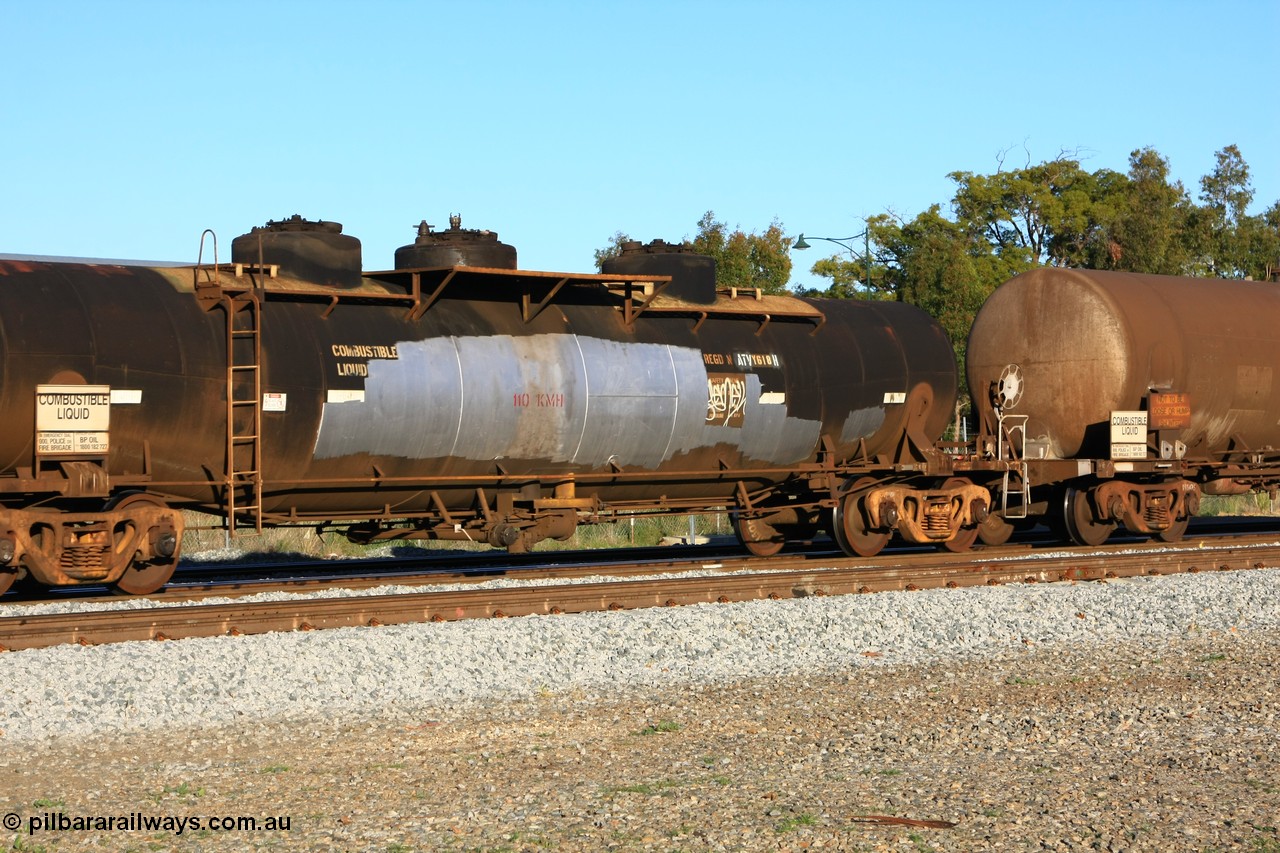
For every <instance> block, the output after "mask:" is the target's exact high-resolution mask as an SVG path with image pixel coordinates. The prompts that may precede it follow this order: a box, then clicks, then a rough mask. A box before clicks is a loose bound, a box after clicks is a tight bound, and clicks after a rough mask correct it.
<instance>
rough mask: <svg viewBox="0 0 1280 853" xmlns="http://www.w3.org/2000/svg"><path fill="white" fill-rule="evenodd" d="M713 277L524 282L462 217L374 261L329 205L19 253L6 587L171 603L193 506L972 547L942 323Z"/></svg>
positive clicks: (391, 528)
mask: <svg viewBox="0 0 1280 853" xmlns="http://www.w3.org/2000/svg"><path fill="white" fill-rule="evenodd" d="M205 252H208V253H209V254H216V253H215V252H213V251H210V250H209V248H205V249H202V255H203V254H204V253H205ZM708 260H709V259H705V258H701V257H699V256H696V255H693V254H691V253H689V252H688V251H686V250H685V248H684V247H682V246H672V245H669V244H664V243H661V242H657V243H652V244H649V245H647V246H638V245H637V246H632V247H628V249H627V251H625V252H624V254H623V255H622V257H620V258H619V259H617V261H616V262H615V263H614V264H612V265H611V266H608V267H606V269H605V272H603V273H600V274H565V273H551V272H539V271H527V270H519V269H516V268H515V251H514V249H511V248H510V247H506V246H504V244H500V243H498V242H497V237H496V235H494V234H492V233H490V232H478V231H468V230H464V229H462V228H461V223H460V221H458V220H456V219H455V220H453V221H452V222H451V225H450V228H449V229H447V230H443V231H433V230H432V229H431V227H430V226H427V225H425V223H424V225H423V226H421V227H420V230H419V237H418V240H417V241H416V242H415V243H414V244H413V245H412V246H409V247H405V248H404V249H402V250H401V251H400V252H397V261H398V263H397V268H396V269H392V270H387V271H382V272H364V271H362V260H361V252H360V247H359V241H358V240H355V239H354V238H352V237H350V236H348V235H344V234H342V233H341V226H339V225H337V224H336V223H331V222H309V221H307V220H303V219H301V218H300V217H294V218H293V219H289V220H283V221H280V222H273V223H268V224H267V226H266V227H265V228H256V229H254V230H253V231H251V232H250V233H248V234H246V235H243V236H242V237H240V238H237V239H236V241H235V242H234V243H233V252H232V262H231V263H229V264H220V263H216V262H209V261H208V260H203V261H202V262H200V263H197V264H196V265H194V266H185V267H181V266H180V267H158V266H128V265H120V264H112V263H62V262H54V261H48V260H0V359H3V368H4V370H3V379H2V382H0V410H3V411H4V412H5V413H6V418H5V426H4V428H3V429H0V588H4V587H7V586H8V585H9V584H10V583H12V582H13V581H14V580H15V579H17V578H19V577H29V578H30V579H31V580H32V581H33V582H36V583H39V584H72V583H88V582H94V583H109V584H113V585H114V586H115V587H116V588H118V589H120V590H123V591H126V592H132V593H145V592H149V591H152V590H155V589H157V588H159V587H160V586H162V585H163V584H164V583H165V582H166V581H167V580H168V578H169V576H170V574H171V573H172V570H173V565H174V562H175V561H176V559H177V556H178V554H179V553H180V550H181V540H182V533H183V522H182V515H181V512H180V510H181V509H184V508H191V509H198V510H202V511H206V512H211V513H215V514H217V515H220V516H222V517H224V518H225V519H227V524H228V526H229V527H230V528H231V529H232V530H233V531H234V530H235V529H237V528H243V527H245V526H252V527H254V528H255V529H261V527H262V526H263V525H280V524H307V525H318V524H326V525H335V526H342V527H345V528H346V529H347V533H348V535H349V536H351V537H352V538H354V539H357V540H363V541H370V540H378V539H392V538H438V539H459V540H462V539H466V540H477V541H485V542H488V543H490V544H492V545H494V546H498V547H507V548H509V549H512V550H522V549H526V548H528V547H530V546H531V545H532V544H534V543H536V542H538V541H540V540H542V539H545V538H567V537H568V536H570V535H571V534H572V533H573V530H574V528H575V526H576V525H577V524H578V523H579V522H580V521H582V520H600V519H607V518H609V517H610V516H611V514H615V513H618V512H620V511H640V512H655V513H656V512H702V511H711V510H713V509H717V508H720V507H728V508H730V510H731V511H732V512H733V515H734V519H735V526H736V529H737V532H738V534H739V536H740V538H741V539H742V541H743V542H744V544H745V545H746V546H747V547H748V548H749V549H750V550H752V551H753V552H756V553H771V552H774V551H776V550H778V549H779V548H781V547H782V544H783V542H784V541H785V540H786V539H787V538H793V537H794V538H806V537H808V536H811V535H813V533H814V531H815V530H817V529H828V530H830V531H831V532H832V533H833V534H834V535H835V537H836V539H837V540H838V541H839V542H840V543H841V545H842V546H843V547H844V548H845V549H846V550H847V551H848V552H849V553H856V554H870V553H875V552H876V551H878V550H879V548H880V547H882V546H883V544H884V543H885V541H886V540H887V539H888V537H889V535H890V533H891V532H893V531H894V530H897V531H899V532H900V533H901V534H902V535H903V536H905V537H906V538H907V539H909V540H911V541H916V542H933V543H938V544H944V545H945V544H948V543H949V544H950V545H951V547H963V546H966V545H967V544H968V542H970V541H972V538H973V534H974V533H975V531H976V528H975V525H976V524H977V523H978V522H979V521H982V520H983V519H984V518H985V517H986V509H987V505H988V500H989V493H988V491H987V489H985V488H983V487H982V486H979V485H975V484H973V483H971V482H968V481H965V480H961V479H955V478H953V477H952V476H951V474H952V473H953V462H952V458H951V457H950V456H948V455H947V454H945V453H942V452H940V451H939V450H938V449H937V448H936V447H935V445H936V442H937V440H938V438H939V436H940V435H941V434H942V432H943V430H944V428H945V426H946V424H947V423H948V421H949V419H950V417H951V414H952V411H953V407H954V401H955V397H956V393H957V375H956V369H955V362H954V357H953V354H952V350H951V347H950V344H949V342H948V341H947V338H946V336H945V334H944V333H943V332H942V330H941V329H940V327H939V326H938V325H937V324H936V323H935V322H934V321H933V320H932V319H930V318H929V317H928V316H927V315H925V314H924V313H923V312H921V311H919V310H917V309H915V308H913V307H911V306H908V305H904V304H899V303H879V302H877V303H868V302H853V301H822V300H808V299H800V298H796V297H791V296H775V295H765V294H762V293H759V292H757V291H754V290H752V291H741V290H737V291H735V290H726V289H721V288H717V287H716V283H715V277H714V268H713V266H712V267H709V266H708V264H707V261H708Z"/></svg>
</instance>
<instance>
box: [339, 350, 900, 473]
mask: <svg viewBox="0 0 1280 853" xmlns="http://www.w3.org/2000/svg"><path fill="white" fill-rule="evenodd" d="M397 351H398V353H399V358H398V359H396V360H395V361H390V360H388V361H371V362H370V363H369V375H368V377H367V379H366V380H365V392H364V399H363V400H350V399H348V400H344V401H343V402H342V403H340V404H338V403H337V402H336V401H335V402H333V403H329V402H326V403H325V406H324V411H323V415H322V417H321V422H320V430H319V433H318V435H317V436H316V445H315V457H316V458H317V459H326V458H334V457H341V456H348V455H354V454H360V453H367V454H370V455H372V456H395V457H401V458H408V459H442V458H446V457H455V458H463V459H469V460H473V461H490V460H499V459H534V460H545V461H547V462H551V463H567V464H572V465H580V466H585V467H588V468H601V467H604V466H606V465H608V464H609V463H610V461H613V462H616V463H617V464H619V465H622V466H624V467H626V466H634V467H643V468H653V467H657V466H658V465H660V464H662V463H663V462H665V461H667V460H669V459H672V458H673V457H675V456H676V455H678V454H681V453H687V452H689V451H692V450H696V449H698V448H702V447H708V446H712V445H716V444H728V445H731V446H736V447H738V448H739V449H740V450H741V452H742V453H743V455H744V457H746V458H749V459H758V460H764V461H768V462H774V463H778V464H787V463H793V462H798V461H801V460H803V459H807V458H809V457H810V456H811V455H812V454H813V451H814V448H815V446H816V445H817V442H818V438H819V431H820V429H821V425H820V423H819V422H818V421H810V420H802V419H800V418H789V417H787V413H786V407H785V406H784V405H777V404H773V401H772V399H770V401H769V404H764V401H762V399H761V386H760V378H759V377H758V376H756V375H755V374H753V373H747V374H742V375H741V376H742V378H743V379H745V381H746V394H745V403H744V406H743V411H742V419H741V421H740V422H739V425H738V426H733V427H730V426H717V425H714V424H709V423H708V420H707V414H708V408H709V399H710V393H709V383H708V376H707V369H706V366H705V364H704V362H703V357H702V353H701V352H700V351H698V350H695V349H692V348H688V347H674V346H670V345H667V344H647V343H628V342H619V341H609V340H604V339H601V338H590V337H583V336H579V335H530V336H527V337H511V336H502V335H491V336H473V337H456V338H431V339H428V340H425V341H408V342H403V343H399V344H397ZM881 417H882V418H883V413H881Z"/></svg>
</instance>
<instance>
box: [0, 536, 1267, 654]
mask: <svg viewBox="0 0 1280 853" xmlns="http://www.w3.org/2000/svg"><path fill="white" fill-rule="evenodd" d="M818 562H821V563H822V564H823V565H821V566H818V565H815V563H818ZM1277 565H1280V543H1278V542H1277V541H1276V538H1275V536H1274V535H1271V536H1246V537H1233V538H1231V539H1230V540H1224V541H1221V542H1215V541H1213V540H1208V539H1200V540H1195V541H1191V542H1188V543H1186V544H1184V545H1182V546H1178V547H1171V546H1168V545H1155V544H1152V543H1145V542H1144V543H1131V544H1116V545H1111V546H1108V547H1105V548H1099V549H1066V550H1055V551H1035V550H1033V549H1031V548H1029V547H1027V546H1022V547H1021V548H1020V549H1000V550H992V551H988V552H982V551H975V552H972V553H969V554H963V555H955V554H941V553H932V552H930V553H916V554H903V555H897V556H894V557H893V558H892V559H889V560H886V561H885V564H884V565H881V566H878V567H867V566H866V565H865V564H855V563H854V562H853V561H850V560H847V559H845V560H841V559H831V558H829V557H815V556H814V555H810V554H800V555H790V556H788V555H783V556H781V557H775V558H769V559H748V558H745V557H740V558H738V563H736V564H733V565H726V564H725V562H724V561H722V560H715V561H713V562H710V563H709V562H707V560H706V559H702V560H699V561H697V563H696V564H694V563H693V562H690V563H689V564H681V563H679V562H675V563H671V564H669V565H665V566H663V573H662V576H660V577H654V576H653V573H654V569H653V567H652V566H650V567H649V568H648V573H647V576H645V577H643V578H631V579H627V578H623V579H618V580H611V581H605V582H601V581H588V582H577V583H573V582H570V583H560V584H551V585H520V586H509V587H501V588H484V589H476V588H466V589H439V588H426V589H423V590H422V591H419V592H410V593H399V594H394V595H351V596H344V597H341V598H293V599H288V600H284V601H269V602H262V601H257V602H250V601H239V602H232V603H219V604H206V605H201V604H193V603H188V604H185V605H183V604H175V605H169V604H165V605H161V606H157V607H150V608H146V609H140V610H100V611H90V612H84V611H81V612H75V613H60V614H47V615H35V616H21V615H16V616H5V617H0V646H2V647H3V648H4V649H6V650H19V649H32V648H43V647H48V646H55V645H61V644H68V643H79V644H84V645H93V644H99V643H113V642H125V641H133V640H169V639H184V638H191V637H212V636H223V635H231V636H236V635H245V634H258V633H267V632H272V631H296V630H303V631H306V630H317V629H327V628H339V627H353V626H383V625H394V624H401V623H410V622H427V621H433V622H438V621H453V620H459V619H478V618H502V617H514V616H526V615H555V614H562V613H581V612H589V611H604V610H629V609H636V608H643V607H663V606H679V605H687V604H701V603H728V602H734V601H750V600H758V599H788V598H805V597H809V596H822V595H844V594H853V593H869V592H882V591H889V590H918V589H931V588H940V587H962V586H981V585H994V584H1005V583H1045V582H1061V581H1099V580H1105V579H1107V578H1113V577H1132V576H1138V575H1163V574H1175V573H1181V572H1197V571H1222V570H1240V569H1249V568H1265V567H1269V566H1277ZM692 569H714V570H716V572H715V573H714V574H710V575H708V574H702V575H699V576H696V577H673V576H672V574H673V573H680V572H682V571H686V570H692ZM575 571H577V572H579V573H580V576H581V575H582V574H594V575H599V574H601V573H602V572H601V568H600V567H599V566H594V567H579V568H578V569H576V570H575ZM606 571H607V570H606ZM637 571H639V569H637ZM561 578H562V579H566V580H568V579H569V578H568V577H566V576H561ZM486 579H487V578H486ZM388 580H389V579H388V578H386V577H380V578H377V579H376V581H377V584H386V583H387V582H388ZM390 580H391V581H392V582H396V583H402V582H404V581H405V580H406V579H405V578H392V579H390ZM425 583H429V584H431V585H433V586H436V587H438V586H439V585H440V583H441V581H440V575H439V574H433V575H432V576H431V578H430V580H429V581H425ZM344 585H346V584H345V582H344ZM368 585H369V586H373V585H375V584H374V583H372V582H370V583H369V584H368Z"/></svg>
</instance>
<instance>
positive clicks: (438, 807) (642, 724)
mask: <svg viewBox="0 0 1280 853" xmlns="http://www.w3.org/2000/svg"><path fill="white" fill-rule="evenodd" d="M1277 663H1280V571H1278V570H1269V569H1268V570H1252V571H1240V572H1222V573H1203V574H1197V575H1179V576H1172V577H1159V578H1134V579H1125V580H1113V581H1108V582H1105V583H1060V584H1042V585H1009V586H1003V587H994V588H974V589H956V590H936V591H931V590H927V591H918V592H903V593H879V594H874V595H862V596H839V597H823V598H808V599H801V600H793V601H762V602H750V603H743V604H727V605H701V606H690V607H681V608H662V609H653V610H642V611H632V612H613V613H598V614H581V615H562V616H551V617H525V618H518V619H502V620H492V621H484V622H479V621H471V622H456V623H433V624H422V625H410V626H392V627H379V628H358V629H341V630H332V631H317V632H307V633H293V634H274V635H264V636H256V637H224V638H213V639H197V640H184V641H179V642H163V643H157V642H147V643H125V644H119V645H113V646H102V647H88V648H82V647H60V648H55V649H46V650H36V651H23V652H10V653H5V654H3V655H0V679H2V680H3V684H4V685H5V686H4V690H3V694H2V695H0V730H2V731H3V734H2V735H0V791H4V792H5V795H4V797H3V798H0V799H3V801H2V802H0V808H4V807H5V806H6V805H7V806H8V807H9V811H10V812H11V813H13V814H17V815H19V817H20V821H21V823H20V830H19V831H18V832H17V833H15V834H14V835H13V843H14V846H15V848H16V849H36V845H45V849H67V850H72V849H82V848H94V847H98V848H101V849H117V848H119V847H124V846H129V845H132V846H133V847H134V849H210V850H215V849H216V850H224V849H226V850H230V849H245V848H255V847H260V848H261V849H308V850H311V849H314V850H326V849H351V850H415V849H424V850H425V849H444V848H453V849H486V850H487V849H493V850H500V849H506V850H534V849H537V850H541V849H558V850H595V849H653V850H680V849H683V850H756V849H769V850H773V849H802V848H804V849H843V850H939V851H941V850H969V849H982V850H1006V849H1037V850H1039V849H1050V850H1109V851H1119V850H1188V851H1203V853H1209V851H1217V850H1251V851H1263V853H1266V851H1280V835H1278V834H1277V833H1278V831H1280V830H1277V827H1278V826H1280V757H1278V756H1280V730H1278V720H1277V710H1278V709H1277V701H1278V700H1280V693H1278V692H1277V679H1278V678H1280V676H1278V675H1277V669H1276V664H1277ZM39 804H44V805H39ZM95 809H97V810H99V811H101V810H102V809H108V810H111V809H114V810H116V811H113V812H110V813H113V814H114V813H122V814H123V813H126V812H127V813H132V812H134V811H141V812H145V813H148V814H152V815H159V814H165V815H172V814H184V815H199V814H202V813H203V814H212V813H214V812H217V813H218V814H257V815H260V816H261V815H268V814H273V815H276V814H285V813H286V812H287V813H289V814H290V815H291V817H292V821H291V823H290V826H289V828H288V829H286V830H278V829H277V830H274V831H265V830H264V831H258V832H248V831H244V830H240V831H234V832H208V831H206V832H204V833H202V834H196V833H184V834H182V835H176V834H174V833H173V832H172V831H164V830H157V831H156V832H153V833H148V832H145V831H142V830H138V831H136V832H135V831H133V830H128V831H125V832H124V833H123V834H121V833H112V832H92V831H87V830H86V831H83V832H79V833H77V832H76V831H75V830H68V831H66V832H54V833H53V834H44V835H41V836H39V837H37V834H36V833H31V832H26V830H27V829H28V828H29V827H28V824H27V823H26V821H27V820H28V818H29V817H31V816H33V815H37V814H42V813H45V812H50V811H58V810H60V811H63V812H69V811H72V810H74V811H76V812H78V813H81V814H91V813H94V810H95ZM869 815H870V816H879V817H876V818H875V820H876V821H880V820H881V818H882V817H884V816H887V817H891V818H895V819H904V820H905V821H906V823H898V824H894V823H889V824H885V823H883V822H870V823H868V822H866V821H865V820H864V818H866V817H867V816H869ZM912 821H915V823H912ZM921 821H924V823H922V822H921ZM928 821H943V822H946V823H949V824H953V826H950V827H946V828H942V827H940V826H935V825H932V824H928V825H926V824H927V823H928ZM5 829H6V830H9V829H11V827H9V826H8V825H7V824H6V826H5ZM166 832H167V834H166ZM0 840H8V836H5V835H0ZM19 843H22V844H26V845H27V846H26V847H25V848H24V847H21V846H18V845H19ZM148 844H151V845H160V846H158V847H154V846H153V847H148V846H147V845H148Z"/></svg>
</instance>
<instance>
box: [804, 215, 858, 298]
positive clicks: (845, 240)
mask: <svg viewBox="0 0 1280 853" xmlns="http://www.w3.org/2000/svg"><path fill="white" fill-rule="evenodd" d="M859 237H861V238H862V268H863V271H864V272H865V273H866V276H867V280H866V281H865V282H864V283H863V286H864V287H866V289H867V293H868V294H869V293H870V292H871V229H869V228H868V229H866V230H864V231H863V232H862V233H861V234H854V235H853V236H852V237H810V238H809V239H810V240H825V241H826V242H828V243H835V244H836V245H837V246H839V247H841V248H842V249H844V250H845V251H846V252H848V253H849V255H850V256H851V257H852V258H853V259H854V260H857V259H858V252H857V251H856V250H855V249H854V248H853V246H852V245H851V244H850V241H851V240H857V239H858V238H859ZM791 248H793V249H800V250H802V251H803V250H804V249H808V248H810V246H809V244H808V243H807V242H806V241H805V239H804V232H803V231H801V232H800V237H799V239H797V240H796V242H795V244H794V245H793V246H792V247H791Z"/></svg>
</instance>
